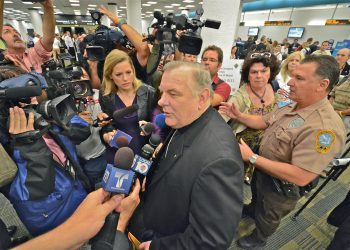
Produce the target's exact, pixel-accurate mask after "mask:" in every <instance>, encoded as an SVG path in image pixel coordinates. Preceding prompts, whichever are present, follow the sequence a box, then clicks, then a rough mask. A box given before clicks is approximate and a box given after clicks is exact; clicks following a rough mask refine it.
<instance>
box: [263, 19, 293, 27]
mask: <svg viewBox="0 0 350 250" xmlns="http://www.w3.org/2000/svg"><path fill="white" fill-rule="evenodd" d="M291 24H292V20H285V21H283V20H281V21H265V23H264V26H290V25H291Z"/></svg>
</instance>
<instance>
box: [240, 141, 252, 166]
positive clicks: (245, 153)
mask: <svg viewBox="0 0 350 250" xmlns="http://www.w3.org/2000/svg"><path fill="white" fill-rule="evenodd" d="M239 149H240V150H241V155H242V159H243V161H248V160H249V157H251V156H252V155H253V154H254V152H253V150H251V148H250V147H249V146H248V145H247V143H245V141H243V139H242V138H241V140H240V141H239Z"/></svg>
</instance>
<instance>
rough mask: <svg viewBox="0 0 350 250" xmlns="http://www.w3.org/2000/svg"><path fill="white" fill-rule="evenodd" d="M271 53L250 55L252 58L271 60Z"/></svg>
mask: <svg viewBox="0 0 350 250" xmlns="http://www.w3.org/2000/svg"><path fill="white" fill-rule="evenodd" d="M271 55H272V54H271V53H270V52H262V53H252V54H251V55H250V58H256V57H266V58H270V57H271Z"/></svg>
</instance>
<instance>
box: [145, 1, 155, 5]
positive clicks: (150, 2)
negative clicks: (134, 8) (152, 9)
mask: <svg viewBox="0 0 350 250" xmlns="http://www.w3.org/2000/svg"><path fill="white" fill-rule="evenodd" d="M147 3H149V4H156V3H157V2H152V1H149V2H147Z"/></svg>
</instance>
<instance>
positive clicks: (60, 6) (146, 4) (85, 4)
mask: <svg viewBox="0 0 350 250" xmlns="http://www.w3.org/2000/svg"><path fill="white" fill-rule="evenodd" d="M4 2H5V9H4V16H5V18H7V19H16V20H24V21H26V22H29V21H30V16H29V13H28V9H29V8H36V9H38V10H39V13H42V10H43V8H42V7H41V4H40V3H34V4H33V3H32V2H22V0H5V1H4ZM108 3H116V4H117V6H118V14H119V15H120V16H122V17H126V14H127V13H126V1H125V0H113V1H111V0H54V6H55V13H56V14H65V15H89V13H88V11H89V10H90V9H91V10H94V9H97V8H98V7H99V6H100V5H105V6H107V5H108ZM141 4H142V10H141V12H142V17H143V18H147V17H151V16H152V17H153V12H154V11H155V10H158V11H160V12H161V13H163V14H166V13H169V12H173V13H179V12H181V10H183V9H189V10H191V11H192V10H193V11H194V10H196V9H198V8H199V7H201V6H202V1H201V0H179V1H171V0H141Z"/></svg>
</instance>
